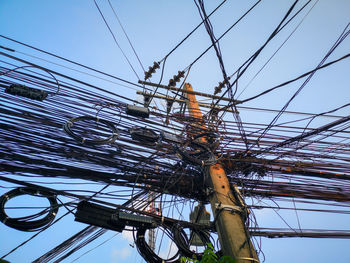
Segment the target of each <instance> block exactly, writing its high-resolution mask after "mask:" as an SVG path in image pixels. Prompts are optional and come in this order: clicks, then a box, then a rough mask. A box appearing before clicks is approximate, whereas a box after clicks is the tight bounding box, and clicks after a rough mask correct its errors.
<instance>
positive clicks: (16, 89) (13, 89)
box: [5, 84, 49, 101]
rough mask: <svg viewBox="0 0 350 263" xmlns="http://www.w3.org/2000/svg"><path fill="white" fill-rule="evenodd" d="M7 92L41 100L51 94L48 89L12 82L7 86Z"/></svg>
mask: <svg viewBox="0 0 350 263" xmlns="http://www.w3.org/2000/svg"><path fill="white" fill-rule="evenodd" d="M5 92H6V93H9V94H12V95H16V96H21V97H26V98H29V99H32V100H40V101H43V100H44V99H46V98H47V96H48V95H49V93H48V92H47V91H44V90H40V89H35V88H29V87H27V86H25V85H21V84H12V85H10V86H8V87H6V89H5Z"/></svg>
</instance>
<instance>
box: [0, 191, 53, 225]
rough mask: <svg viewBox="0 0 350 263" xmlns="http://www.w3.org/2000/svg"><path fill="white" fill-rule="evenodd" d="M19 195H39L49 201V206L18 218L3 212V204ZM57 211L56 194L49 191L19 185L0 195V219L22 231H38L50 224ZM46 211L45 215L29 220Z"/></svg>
mask: <svg viewBox="0 0 350 263" xmlns="http://www.w3.org/2000/svg"><path fill="white" fill-rule="evenodd" d="M20 195H33V196H39V197H45V198H47V199H48V200H49V202H50V208H49V210H48V211H47V209H45V210H43V211H42V212H40V213H38V214H35V215H31V216H27V217H19V218H11V217H9V216H8V215H7V214H6V212H5V204H6V203H7V202H8V201H9V200H10V199H12V198H15V197H17V196H20ZM57 212H58V204H57V200H56V196H55V195H54V194H53V193H50V192H44V191H39V190H37V189H35V188H31V187H19V188H16V189H13V190H11V191H9V192H7V193H6V194H4V195H2V196H1V197H0V221H1V222H2V223H4V224H5V225H7V226H9V227H12V228H15V229H17V230H22V231H38V230H41V229H43V228H45V227H47V226H49V225H50V223H51V222H52V221H53V220H54V219H55V217H56V214H57ZM45 213H47V215H46V216H45V217H43V218H41V219H37V220H31V219H33V218H35V217H38V216H41V215H43V214H45Z"/></svg>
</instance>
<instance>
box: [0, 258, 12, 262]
mask: <svg viewBox="0 0 350 263" xmlns="http://www.w3.org/2000/svg"><path fill="white" fill-rule="evenodd" d="M0 263H10V262H9V261H7V260H5V259H0Z"/></svg>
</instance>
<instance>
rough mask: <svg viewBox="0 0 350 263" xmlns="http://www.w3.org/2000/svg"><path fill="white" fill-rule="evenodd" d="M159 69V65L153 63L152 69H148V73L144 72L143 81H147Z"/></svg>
mask: <svg viewBox="0 0 350 263" xmlns="http://www.w3.org/2000/svg"><path fill="white" fill-rule="evenodd" d="M158 68H159V63H158V62H156V61H154V62H153V66H152V67H148V71H147V72H146V71H145V80H147V79H149V78H150V77H152V74H153V73H155V72H156V69H158Z"/></svg>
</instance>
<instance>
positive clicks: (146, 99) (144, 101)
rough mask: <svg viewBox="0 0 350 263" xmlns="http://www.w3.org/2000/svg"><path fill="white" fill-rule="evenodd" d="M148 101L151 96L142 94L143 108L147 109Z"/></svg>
mask: <svg viewBox="0 0 350 263" xmlns="http://www.w3.org/2000/svg"><path fill="white" fill-rule="evenodd" d="M150 100H151V95H149V94H143V106H145V107H146V108H147V107H148V106H149V102H150Z"/></svg>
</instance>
